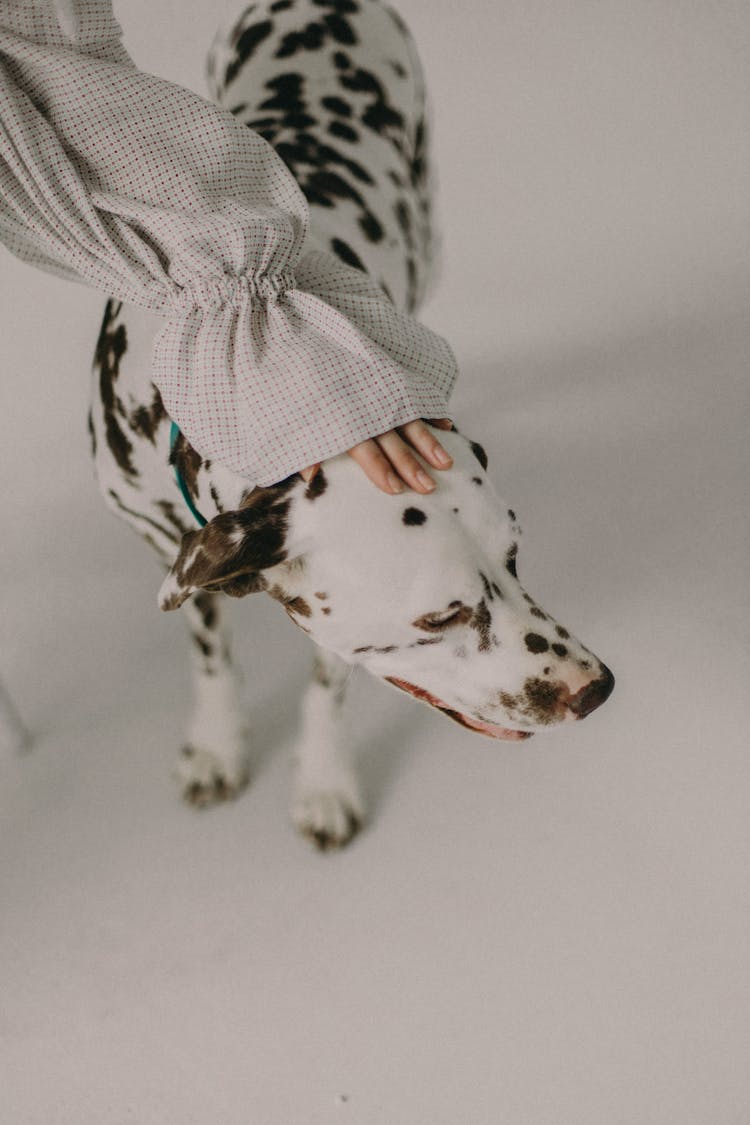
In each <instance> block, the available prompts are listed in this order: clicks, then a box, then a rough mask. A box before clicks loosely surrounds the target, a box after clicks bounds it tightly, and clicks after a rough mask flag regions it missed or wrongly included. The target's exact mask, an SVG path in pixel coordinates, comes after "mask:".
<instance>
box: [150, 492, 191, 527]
mask: <svg viewBox="0 0 750 1125" xmlns="http://www.w3.org/2000/svg"><path fill="white" fill-rule="evenodd" d="M156 506H157V508H158V509H159V511H161V512H163V513H164V518H165V519H166V521H167V522H168V523H169V524H170V526H171V527H173V528H174V529H175V531H177V532H179V534H180V535H184V534H185V532H186V531H190V530H191V529H192V527H193V526H194V524H193V521H192V520H191V521H190V523H189V524H188V522H187V521H186V520H184V519H181V518H180V516H179V515H178V514H177V510H176V508H175V506H174V504H173V503H172V501H171V500H157V501H156ZM184 507H185V505H184V504H182V505H181V508H184Z"/></svg>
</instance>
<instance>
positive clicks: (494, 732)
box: [385, 676, 534, 742]
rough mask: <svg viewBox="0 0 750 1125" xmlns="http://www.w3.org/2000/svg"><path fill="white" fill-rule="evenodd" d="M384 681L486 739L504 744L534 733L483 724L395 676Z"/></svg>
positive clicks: (482, 721) (481, 720)
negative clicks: (492, 739) (498, 740)
mask: <svg viewBox="0 0 750 1125" xmlns="http://www.w3.org/2000/svg"><path fill="white" fill-rule="evenodd" d="M385 679H386V680H387V681H388V683H389V684H393V686H394V687H397V688H399V689H400V690H401V691H405V692H406V693H407V695H411V696H413V697H414V699H419V700H421V701H422V703H429V705H430V707H435V708H436V709H437V710H438V711H442V713H443V714H444V715H447V716H448V718H449V719H453V721H454V723H460V724H461V726H462V727H466V729H467V730H472V731H475V732H476V733H477V734H483V735H484V736H485V737H486V738H497V739H502V740H503V741H504V742H522V741H523V740H524V739H527V738H531V737H532V734H533V733H534V732H533V731H530V730H510V729H509V728H508V727H499V726H495V725H494V724H493V723H485V722H484V720H483V719H472V718H471V717H470V716H469V715H464V714H463V713H462V712H461V711H455V710H454V709H453V708H452V707H449V706H448V704H447V703H443V701H442V699H438V698H437V696H436V695H431V694H430V692H429V691H425V689H424V688H421V687H417V686H416V684H410V683H409V682H408V680H398V679H396V677H395V676H386V677H385Z"/></svg>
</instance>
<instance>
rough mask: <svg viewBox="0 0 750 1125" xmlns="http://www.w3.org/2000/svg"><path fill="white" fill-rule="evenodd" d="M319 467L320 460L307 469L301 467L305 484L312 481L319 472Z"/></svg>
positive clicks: (301, 474) (300, 472)
mask: <svg viewBox="0 0 750 1125" xmlns="http://www.w3.org/2000/svg"><path fill="white" fill-rule="evenodd" d="M319 468H320V462H318V464H317V465H308V466H307V468H306V469H300V471H299V475H300V476H301V477H302V479H303V481H304V482H305V484H309V483H310V481H311V480H312V479H313V477H314V476H315V474H316V473H317V471H318V469H319Z"/></svg>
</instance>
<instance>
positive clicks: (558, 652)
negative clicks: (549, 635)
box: [552, 644, 568, 657]
mask: <svg viewBox="0 0 750 1125" xmlns="http://www.w3.org/2000/svg"><path fill="white" fill-rule="evenodd" d="M552 651H553V652H554V654H555V656H559V657H563V656H567V655H568V650H567V648H566V647H565V645H560V644H554V645H553V646H552Z"/></svg>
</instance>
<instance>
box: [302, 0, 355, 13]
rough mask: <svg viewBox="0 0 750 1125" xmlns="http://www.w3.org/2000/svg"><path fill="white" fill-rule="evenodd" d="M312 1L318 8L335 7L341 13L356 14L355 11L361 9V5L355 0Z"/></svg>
mask: <svg viewBox="0 0 750 1125" xmlns="http://www.w3.org/2000/svg"><path fill="white" fill-rule="evenodd" d="M312 2H313V4H315V5H316V6H317V7H318V8H333V9H334V11H336V12H339V13H341V15H354V13H355V12H358V11H359V7H358V5H357V4H355V2H354V0H312Z"/></svg>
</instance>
